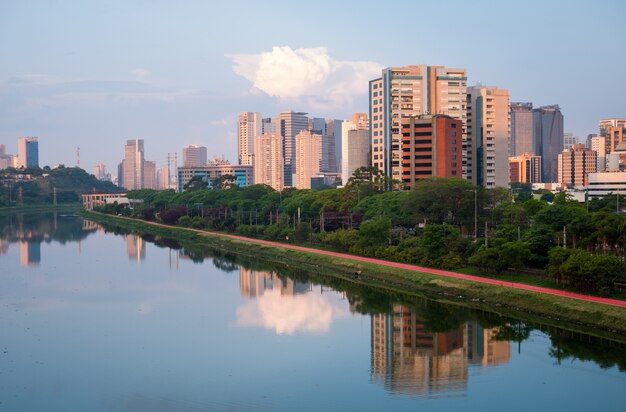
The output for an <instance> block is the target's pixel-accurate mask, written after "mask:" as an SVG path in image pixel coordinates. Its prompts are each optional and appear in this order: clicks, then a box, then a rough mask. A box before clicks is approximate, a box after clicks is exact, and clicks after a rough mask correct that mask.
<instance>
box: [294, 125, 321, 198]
mask: <svg viewBox="0 0 626 412" xmlns="http://www.w3.org/2000/svg"><path fill="white" fill-rule="evenodd" d="M295 140H296V153H295V154H296V181H295V186H296V188H297V189H310V188H311V178H312V177H314V176H317V175H318V174H319V173H320V167H321V162H322V135H320V134H317V133H312V132H311V131H309V130H302V131H301V132H300V133H298V134H297V135H296V139H295Z"/></svg>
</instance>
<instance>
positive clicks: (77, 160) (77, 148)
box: [76, 146, 80, 167]
mask: <svg viewBox="0 0 626 412" xmlns="http://www.w3.org/2000/svg"><path fill="white" fill-rule="evenodd" d="M76 167H80V146H76Z"/></svg>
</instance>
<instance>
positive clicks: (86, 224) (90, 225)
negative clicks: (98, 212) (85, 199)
mask: <svg viewBox="0 0 626 412" xmlns="http://www.w3.org/2000/svg"><path fill="white" fill-rule="evenodd" d="M101 229H102V226H100V225H99V224H97V223H96V222H92V221H91V220H87V219H83V230H86V231H93V230H95V231H98V230H101Z"/></svg>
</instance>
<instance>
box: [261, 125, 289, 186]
mask: <svg viewBox="0 0 626 412" xmlns="http://www.w3.org/2000/svg"><path fill="white" fill-rule="evenodd" d="M254 153H255V155H254V183H255V184H263V185H268V186H271V187H273V188H274V189H275V190H278V191H281V190H283V182H284V167H283V160H284V159H283V139H282V137H281V135H280V134H278V133H276V132H275V131H274V132H265V133H263V134H262V135H260V136H255V137H254Z"/></svg>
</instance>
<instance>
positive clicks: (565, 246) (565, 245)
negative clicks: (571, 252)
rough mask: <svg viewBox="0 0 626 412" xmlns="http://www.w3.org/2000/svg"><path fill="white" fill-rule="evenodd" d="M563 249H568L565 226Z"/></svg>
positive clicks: (565, 228) (564, 228) (564, 227)
mask: <svg viewBox="0 0 626 412" xmlns="http://www.w3.org/2000/svg"><path fill="white" fill-rule="evenodd" d="M563 248H564V249H567V226H563Z"/></svg>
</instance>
